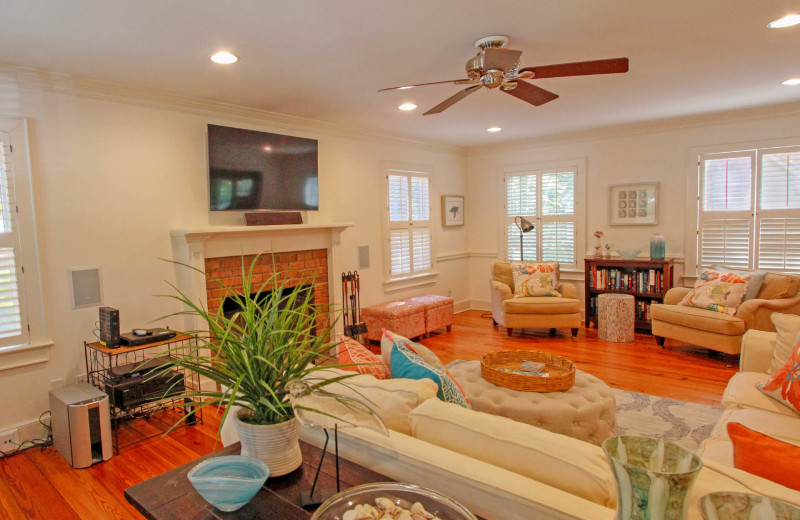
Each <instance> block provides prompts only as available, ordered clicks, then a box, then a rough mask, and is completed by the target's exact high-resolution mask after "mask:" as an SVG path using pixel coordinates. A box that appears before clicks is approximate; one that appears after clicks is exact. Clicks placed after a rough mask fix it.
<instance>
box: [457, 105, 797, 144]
mask: <svg viewBox="0 0 800 520" xmlns="http://www.w3.org/2000/svg"><path fill="white" fill-rule="evenodd" d="M795 114H800V102H794V103H782V104H777V105H764V106H759V107H752V108H743V109H739V110H727V111H721V112H710V113H706V114H697V115H691V116H682V117H674V118H668V119H657V120H651V121H645V122H642V123H629V124H622V125H612V126H605V127H598V128H592V129H588V130H579V131H576V132H567V133H563V134H554V135H549V136H542V137H532V138H528V139H519V140H515V141H506V142H504V143H497V144H490V145H479V146H472V147H469V148H468V149H467V157H479V156H483V155H492V154H497V153H507V152H515V151H519V150H523V149H524V150H530V149H531V148H541V147H545V146H553V145H559V144H565V143H573V144H574V143H579V142H585V141H601V140H606V139H613V138H617V137H627V136H630V135H641V134H653V133H660V132H665V131H669V130H681V129H686V128H701V127H704V126H711V125H718V124H724V123H736V122H743V121H754V120H758V119H767V118H771V117H777V116H791V115H795Z"/></svg>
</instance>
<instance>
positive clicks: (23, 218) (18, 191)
mask: <svg viewBox="0 0 800 520" xmlns="http://www.w3.org/2000/svg"><path fill="white" fill-rule="evenodd" d="M28 160H29V159H28V152H27V129H26V126H25V122H24V121H21V120H14V119H0V354H7V353H11V352H18V351H20V350H21V349H20V347H24V349H22V350H24V355H21V354H20V355H19V356H17V355H15V356H14V359H13V361H9V363H11V364H9V365H8V366H6V364H5V363H4V364H2V365H0V369H2V368H9V366H23V365H26V364H31V363H38V362H42V361H45V360H46V359H47V356H46V352H42V351H41V350H39V349H40V348H45V349H46V348H48V347H49V346H50V344H51V343H50V342H49V341H46V340H45V339H44V338H45V330H44V315H43V313H42V296H41V281H40V278H39V265H38V264H39V263H38V253H37V245H36V230H35V226H34V219H33V198H32V192H31V182H30V170H29V162H28ZM31 347H33V348H31Z"/></svg>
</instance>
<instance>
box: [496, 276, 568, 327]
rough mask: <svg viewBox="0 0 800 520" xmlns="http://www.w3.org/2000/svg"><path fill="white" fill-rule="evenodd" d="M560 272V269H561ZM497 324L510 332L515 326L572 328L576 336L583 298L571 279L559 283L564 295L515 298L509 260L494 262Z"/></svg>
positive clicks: (560, 290)
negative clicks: (568, 281) (581, 298)
mask: <svg viewBox="0 0 800 520" xmlns="http://www.w3.org/2000/svg"><path fill="white" fill-rule="evenodd" d="M559 274H560V273H559ZM489 283H490V285H491V293H492V319H493V320H494V324H495V325H497V324H500V325H502V326H503V327H505V328H506V333H507V334H508V335H509V336H511V333H512V332H513V330H514V329H515V328H545V329H551V330H555V329H558V328H570V329H572V335H573V336H576V335H577V334H578V330H579V329H580V326H581V301H580V300H579V299H578V290H577V289H576V288H575V286H574V285H572V284H571V283H560V284H559V285H558V287H557V288H556V290H557V291H558V292H559V293H561V297H560V298H559V297H553V296H526V297H524V298H514V277H513V276H512V274H511V264H510V263H509V262H495V263H494V265H493V266H492V272H491V278H490V280H489Z"/></svg>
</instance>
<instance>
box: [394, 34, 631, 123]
mask: <svg viewBox="0 0 800 520" xmlns="http://www.w3.org/2000/svg"><path fill="white" fill-rule="evenodd" d="M508 41H509V39H508V36H486V37H485V38H481V39H479V40H478V41H476V42H475V47H476V48H478V54H477V55H476V56H475V57H473V58H470V59H469V60H468V61H467V65H466V70H467V77H466V79H455V80H449V81H434V82H432V83H419V84H416V85H405V86H402V87H391V88H382V89H380V90H379V91H378V92H384V91H387V90H402V89H407V88H412V87H424V86H427V85H439V84H442V83H453V84H454V85H471V86H469V87H467V88H465V89H464V90H462V91H460V92H458V93H456V94H455V95H453V96H450V97H449V98H447V99H445V100H444V101H442V102H441V103H439V104H438V105H436V106H435V107H433V108H432V109H430V110H428V111H427V112H425V113H424V114H423V115H426V116H427V115H429V114H438V113H439V112H443V111H445V110H446V109H448V108H450V107H451V106H453V105H455V104H456V103H458V102H459V101H461V100H462V99H464V98H465V97H467V96H469V95H470V94H472V93H473V92H475V91H476V90H479V89H480V88H481V87H486V88H497V87H500V90H502V91H503V92H505V93H506V94H510V95H512V96H514V97H515V98H517V99H521V100H522V101H525V102H526V103H530V104H531V105H536V106H539V105H544V104H545V103H548V102H550V101H553V100H554V99H556V98H558V94H554V93H552V92H550V91H549V90H545V89H543V88H541V87H537V86H536V85H531V84H530V83H528V82H527V81H523V80H526V79H544V78H563V77H566V76H590V75H594V74H617V73H621V72H628V58H614V59H610V60H595V61H579V62H575V63H560V64H558V65H543V66H539V67H525V68H520V66H519V58H520V56H521V55H522V51H515V50H511V49H505V48H504V47H505V46H506V45H508Z"/></svg>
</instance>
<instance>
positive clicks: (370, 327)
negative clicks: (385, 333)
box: [361, 300, 425, 341]
mask: <svg viewBox="0 0 800 520" xmlns="http://www.w3.org/2000/svg"><path fill="white" fill-rule="evenodd" d="M361 318H362V319H363V320H364V323H366V325H367V339H371V340H373V341H380V340H381V329H388V330H391V331H392V332H395V333H397V334H400V335H401V336H405V337H407V338H416V337H418V336H422V335H423V334H425V307H423V306H422V305H420V304H418V303H409V302H407V301H403V300H400V301H396V302H388V303H381V304H378V305H370V306H369V307H364V308H363V309H361Z"/></svg>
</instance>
